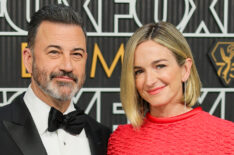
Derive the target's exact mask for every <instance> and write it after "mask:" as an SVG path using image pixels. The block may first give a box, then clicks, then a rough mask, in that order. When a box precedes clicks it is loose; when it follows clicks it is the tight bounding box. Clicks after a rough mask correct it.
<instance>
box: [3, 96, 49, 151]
mask: <svg viewBox="0 0 234 155" xmlns="http://www.w3.org/2000/svg"><path fill="white" fill-rule="evenodd" d="M23 96H24V95H23V94H22V95H20V96H19V97H18V98H17V99H16V100H15V101H13V103H12V104H13V105H12V121H4V122H3V123H4V125H5V127H6V129H7V130H8V132H9V134H10V135H11V137H12V139H13V140H14V141H15V143H16V144H17V145H18V147H19V148H20V149H21V151H22V152H23V154H24V155H46V154H47V153H46V150H45V148H44V146H43V144H42V141H41V138H40V135H39V133H38V131H37V128H36V126H35V124H34V122H33V120H32V117H31V115H30V113H29V111H28V109H27V107H26V105H25V103H24V101H23Z"/></svg>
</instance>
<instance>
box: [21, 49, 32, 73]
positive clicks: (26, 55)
mask: <svg viewBox="0 0 234 155" xmlns="http://www.w3.org/2000/svg"><path fill="white" fill-rule="evenodd" d="M23 60H24V66H25V67H26V69H27V71H28V72H29V73H32V61H33V54H32V51H31V50H30V49H29V48H25V49H24V51H23Z"/></svg>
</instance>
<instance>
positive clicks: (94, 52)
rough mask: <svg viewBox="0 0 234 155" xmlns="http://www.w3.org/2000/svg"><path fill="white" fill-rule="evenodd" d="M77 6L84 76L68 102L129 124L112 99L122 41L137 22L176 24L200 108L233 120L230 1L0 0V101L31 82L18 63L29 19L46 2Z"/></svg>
mask: <svg viewBox="0 0 234 155" xmlns="http://www.w3.org/2000/svg"><path fill="white" fill-rule="evenodd" d="M52 3H53V4H57V3H63V4H65V5H70V6H72V7H73V8H75V9H76V10H78V11H79V12H80V13H81V14H82V16H83V18H84V21H85V24H86V28H87V35H88V44H87V45H88V63H87V78H86V83H85V85H84V87H83V88H82V89H81V90H80V92H79V93H78V94H77V95H76V97H75V98H74V100H73V101H74V102H75V103H77V104H79V105H80V107H82V108H84V109H85V112H86V113H88V114H89V115H91V116H92V117H93V118H95V119H96V120H97V121H99V122H101V123H103V124H105V125H107V126H109V127H111V128H112V129H114V128H116V126H117V125H118V124H124V123H128V121H127V119H126V117H125V115H124V111H123V109H122V106H121V103H120V97H119V92H120V89H119V80H120V72H121V64H122V61H123V54H124V49H125V45H126V42H127V40H128V39H129V37H130V36H131V35H132V33H133V32H134V31H135V30H136V29H137V28H139V27H140V26H142V25H144V24H146V23H151V22H158V21H168V22H171V23H173V24H174V25H176V27H177V28H178V29H179V30H180V31H181V32H182V33H183V35H184V36H185V37H186V39H187V40H188V42H189V44H190V46H191V49H192V52H193V55H194V58H195V61H196V65H197V68H198V72H199V74H200V78H201V81H202V84H203V88H202V93H201V96H200V98H199V100H198V102H199V103H200V104H201V106H202V107H203V109H204V110H205V111H208V112H209V113H211V114H212V115H216V116H218V117H221V118H223V119H227V120H230V121H234V16H233V15H234V9H233V6H234V0H17V1H16V0H0V73H1V74H0V106H4V105H6V104H9V103H10V102H11V101H12V100H13V99H14V98H15V97H16V96H18V95H19V94H21V93H22V92H24V91H25V90H26V89H27V87H28V85H29V84H30V75H29V74H28V73H27V71H26V69H25V67H24V65H23V63H22V49H23V48H24V47H25V46H26V35H27V23H28V22H29V21H30V16H31V15H32V13H33V12H35V11H37V10H38V9H39V8H41V7H42V6H44V5H47V4H52Z"/></svg>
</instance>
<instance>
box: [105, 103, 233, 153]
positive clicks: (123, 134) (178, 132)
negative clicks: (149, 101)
mask: <svg viewBox="0 0 234 155" xmlns="http://www.w3.org/2000/svg"><path fill="white" fill-rule="evenodd" d="M125 154H126V155H158V154H159V155H160V154H166V155H168V154H169V155H172V154H173V155H175V154H180V155H181V154H189V155H192V154H194V155H195V154H196V155H198V154H199V155H200V154H212V155H219V154H234V123H233V122H230V121H226V120H223V119H220V118H218V117H215V116H212V115H210V114H209V113H207V112H204V111H202V109H201V108H200V107H198V108H195V109H193V110H191V111H189V112H187V113H185V114H182V115H179V116H175V117H170V118H155V117H153V116H151V115H150V114H149V113H148V114H147V115H146V119H145V121H144V124H143V125H142V126H141V128H140V129H139V130H135V129H133V127H132V126H131V125H120V126H119V127H118V128H117V129H116V130H115V132H114V133H113V134H112V135H111V137H110V139H109V144H108V155H125Z"/></svg>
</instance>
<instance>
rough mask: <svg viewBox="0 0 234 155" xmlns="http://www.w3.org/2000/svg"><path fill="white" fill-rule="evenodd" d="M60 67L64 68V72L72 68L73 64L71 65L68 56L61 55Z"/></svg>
mask: <svg viewBox="0 0 234 155" xmlns="http://www.w3.org/2000/svg"><path fill="white" fill-rule="evenodd" d="M60 69H61V70H64V71H66V72H71V71H72V70H73V66H72V60H71V57H70V56H68V55H67V56H66V55H64V56H63V59H62V62H61V65H60Z"/></svg>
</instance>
